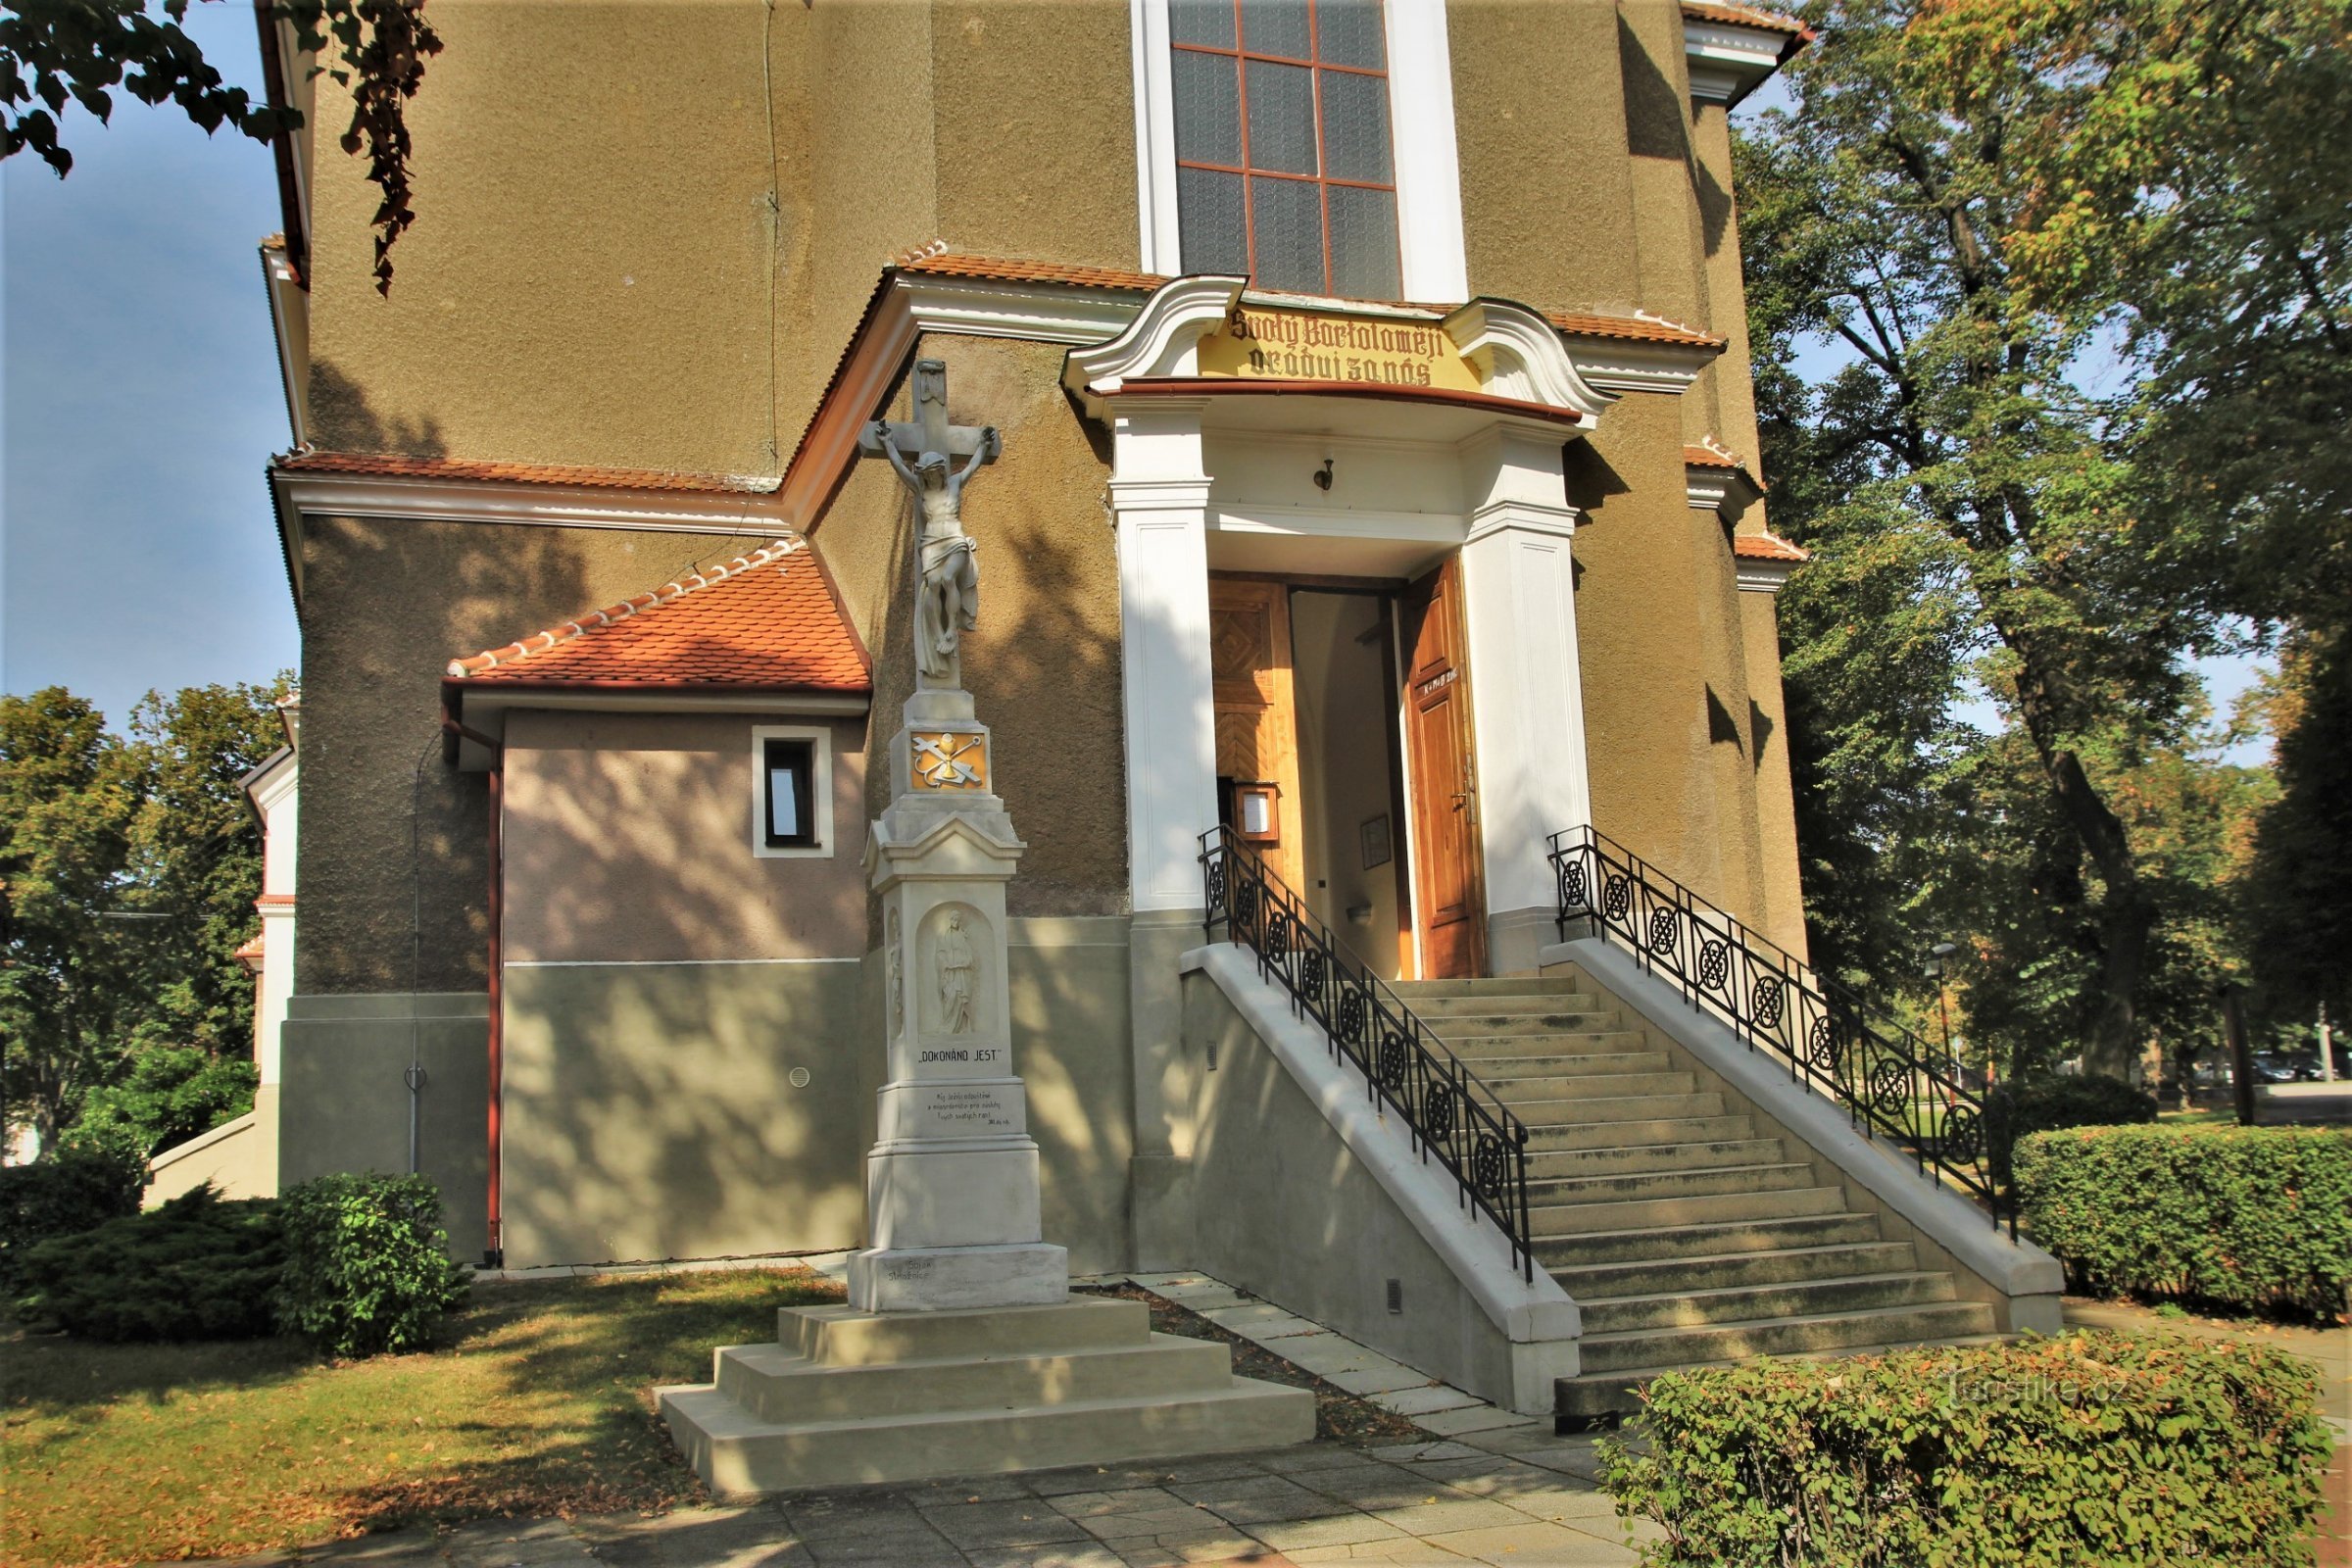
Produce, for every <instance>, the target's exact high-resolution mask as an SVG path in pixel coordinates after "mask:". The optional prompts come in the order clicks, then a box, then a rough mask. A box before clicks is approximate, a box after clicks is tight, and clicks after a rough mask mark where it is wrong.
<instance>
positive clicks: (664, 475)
mask: <svg viewBox="0 0 2352 1568" xmlns="http://www.w3.org/2000/svg"><path fill="white" fill-rule="evenodd" d="M277 469H278V471H279V472H281V473H347V474H354V475H358V476H361V477H371V478H381V479H504V480H512V481H515V482H517V483H522V484H553V485H577V486H580V487H582V488H585V489H591V490H679V491H694V492H699V493H702V494H706V495H767V494H770V493H771V492H773V491H774V490H775V488H776V481H775V480H774V479H773V478H758V477H747V476H744V475H741V474H726V473H686V472H681V471H679V470H676V469H671V468H585V467H575V466H569V465H565V464H554V463H481V462H472V461H468V460H466V459H463V458H403V457H396V456H394V455H392V454H389V453H379V452H297V453H294V454H292V455H291V456H288V457H283V458H280V459H278V460H277Z"/></svg>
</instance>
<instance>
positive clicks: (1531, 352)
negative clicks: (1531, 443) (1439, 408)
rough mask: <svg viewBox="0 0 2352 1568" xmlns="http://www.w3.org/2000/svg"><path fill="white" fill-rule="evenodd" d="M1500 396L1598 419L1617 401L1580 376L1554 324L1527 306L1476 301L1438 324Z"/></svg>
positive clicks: (1489, 388) (1488, 387) (1490, 388)
mask: <svg viewBox="0 0 2352 1568" xmlns="http://www.w3.org/2000/svg"><path fill="white" fill-rule="evenodd" d="M1438 324H1439V325H1440V326H1441V327H1443V328H1444V329H1445V330H1446V333H1447V335H1449V336H1450V337H1451V338H1452V339H1453V341H1454V344H1455V346H1457V347H1458V348H1460V349H1461V351H1462V357H1463V358H1464V359H1466V360H1468V361H1469V362H1470V364H1471V367H1472V368H1474V369H1476V370H1477V371H1478V373H1479V378H1480V379H1481V380H1483V381H1484V382H1486V389H1487V390H1488V391H1489V392H1491V393H1494V394H1495V395H1496V396H1498V397H1506V398H1517V399H1519V400H1520V401H1521V402H1524V403H1544V404H1548V405H1550V406H1551V407H1552V408H1555V409H1573V410H1574V411H1575V412H1577V413H1578V414H1582V415H1588V416H1593V417H1597V416H1598V415H1599V414H1600V412H1601V411H1602V410H1603V409H1605V408H1607V407H1608V405H1609V403H1610V402H1611V401H1612V400H1611V399H1609V398H1608V397H1605V396H1603V395H1602V394H1601V393H1600V392H1598V391H1596V390H1595V389H1594V388H1593V386H1591V385H1590V384H1589V383H1588V382H1587V381H1586V380H1585V378H1584V377H1583V376H1582V375H1580V374H1578V373H1577V368H1576V362H1575V360H1574V359H1573V358H1572V357H1571V356H1570V354H1569V353H1568V350H1567V347H1566V345H1565V344H1563V343H1562V342H1561V340H1560V334H1559V333H1558V331H1557V330H1555V329H1554V328H1553V326H1552V324H1551V323H1550V322H1549V321H1546V320H1545V319H1544V318H1543V317H1541V316H1538V315H1537V314H1536V313H1535V312H1533V311H1531V310H1529V309H1528V308H1527V307H1526V306H1524V305H1513V304H1511V303H1509V302H1508V301H1506V300H1483V299H1482V300H1472V301H1471V302H1470V303H1469V304H1467V305H1465V306H1463V307H1461V308H1460V309H1459V310H1457V311H1455V312H1454V313H1453V314H1452V315H1450V316H1448V317H1446V319H1444V320H1443V321H1441V322H1439V323H1438Z"/></svg>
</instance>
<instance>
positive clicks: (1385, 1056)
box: [1201, 827, 1536, 1280]
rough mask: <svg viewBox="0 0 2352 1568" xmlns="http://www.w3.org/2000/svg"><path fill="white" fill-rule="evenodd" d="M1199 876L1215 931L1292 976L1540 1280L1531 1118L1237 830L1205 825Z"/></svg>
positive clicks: (1303, 1009) (1382, 1095) (1385, 1099)
mask: <svg viewBox="0 0 2352 1568" xmlns="http://www.w3.org/2000/svg"><path fill="white" fill-rule="evenodd" d="M1201 887H1202V891H1203V892H1204V893H1205V894H1206V896H1207V907H1208V919H1207V927H1208V935H1209V937H1210V938H1211V939H1212V940H1213V939H1214V938H1215V937H1216V935H1217V928H1218V927H1219V926H1223V927H1224V928H1225V933H1226V935H1227V937H1228V938H1229V939H1230V940H1231V941H1233V942H1236V943H1238V944H1240V945H1241V946H1243V947H1245V948H1248V949H1249V950H1250V952H1251V953H1252V954H1254V955H1255V956H1256V957H1257V966H1258V972H1259V973H1260V974H1263V975H1267V976H1270V977H1271V978H1273V979H1276V980H1279V981H1281V982H1282V986H1283V989H1284V990H1286V991H1288V992H1289V993H1290V994H1291V1003H1292V1005H1293V1006H1294V1007H1296V1008H1297V1009H1298V1011H1299V1012H1300V1013H1301V1014H1303V1015H1304V1016H1306V1017H1309V1018H1312V1019H1313V1020H1314V1021H1315V1023H1316V1024H1317V1025H1318V1026H1319V1027H1321V1029H1322V1030H1323V1034H1324V1038H1325V1039H1326V1040H1328V1041H1329V1042H1330V1043H1331V1051H1332V1054H1333V1055H1334V1056H1335V1057H1338V1058H1341V1059H1344V1060H1346V1061H1347V1062H1348V1063H1349V1064H1350V1065H1352V1066H1354V1067H1355V1068H1356V1069H1357V1070H1358V1071H1360V1072H1361V1073H1362V1074H1363V1075H1364V1083H1365V1085H1366V1087H1367V1090H1368V1092H1369V1093H1370V1095H1371V1097H1372V1100H1373V1102H1374V1103H1377V1104H1380V1105H1383V1106H1385V1107H1387V1108H1388V1109H1389V1110H1391V1111H1393V1112H1394V1113H1395V1114H1396V1116H1397V1119H1398V1120H1399V1121H1401V1122H1403V1123H1404V1126H1405V1129H1406V1132H1407V1134H1408V1136H1409V1137H1410V1138H1411V1140H1412V1148H1413V1151H1414V1152H1416V1153H1418V1154H1419V1155H1420V1156H1421V1157H1422V1158H1423V1159H1424V1160H1430V1159H1434V1160H1436V1161H1437V1162H1438V1163H1439V1164H1440V1165H1441V1166H1443V1167H1444V1168H1445V1170H1446V1174H1448V1175H1450V1176H1451V1177H1452V1178H1453V1179H1454V1184H1455V1189H1456V1192H1457V1193H1458V1194H1459V1196H1460V1199H1461V1201H1462V1202H1463V1203H1464V1204H1465V1205H1467V1206H1469V1207H1472V1208H1475V1209H1476V1210H1477V1211H1478V1212H1479V1213H1481V1214H1484V1215H1486V1216H1487V1217H1488V1218H1489V1219H1491V1220H1493V1221H1494V1222H1495V1225H1497V1226H1499V1227H1500V1228H1501V1230H1502V1234H1503V1236H1504V1237H1505V1238H1506V1239H1507V1240H1508V1241H1509V1242H1510V1245H1511V1265H1512V1267H1514V1268H1516V1269H1518V1270H1519V1272H1520V1277H1521V1278H1522V1279H1527V1280H1533V1279H1534V1278H1535V1277H1536V1252H1535V1247H1534V1245H1533V1243H1532V1241H1531V1240H1530V1236H1529V1230H1528V1213H1527V1209H1528V1204H1527V1127H1526V1124H1525V1123H1523V1122H1521V1121H1520V1119H1519V1118H1518V1117H1516V1116H1514V1115H1512V1114H1511V1112H1510V1109H1509V1107H1508V1106H1506V1105H1504V1104H1503V1103H1502V1102H1501V1101H1500V1100H1498V1099H1497V1098H1495V1092H1494V1091H1493V1090H1492V1089H1489V1088H1488V1087H1487V1086H1486V1085H1485V1084H1483V1083H1481V1082H1480V1081H1479V1080H1478V1078H1477V1076H1476V1075H1475V1074H1473V1073H1472V1072H1471V1071H1470V1069H1469V1068H1467V1067H1465V1066H1463V1065H1462V1063H1461V1060H1460V1058H1458V1057H1456V1056H1455V1055H1454V1054H1453V1053H1452V1052H1450V1051H1448V1050H1446V1047H1445V1045H1444V1043H1442V1042H1441V1041H1440V1040H1439V1039H1438V1037H1437V1036H1436V1034H1434V1033H1433V1032H1432V1031H1431V1030H1430V1028H1429V1026H1428V1025H1427V1024H1425V1023H1423V1022H1422V1021H1421V1019H1420V1018H1418V1017H1416V1016H1415V1015H1414V1014H1413V1011H1412V1009H1411V1008H1409V1007H1407V1006H1406V1005H1404V1003H1403V1001H1402V1000H1401V999H1399V998H1398V997H1397V993H1396V992H1394V991H1392V990H1390V989H1389V987H1388V986H1387V985H1386V984H1384V983H1383V982H1382V981H1381V979H1380V978H1379V976H1377V975H1375V974H1373V973H1372V971H1371V970H1370V969H1369V968H1367V967H1366V966H1365V965H1364V964H1363V963H1362V962H1361V961H1360V960H1358V959H1357V958H1356V957H1355V956H1353V955H1352V954H1350V953H1349V952H1348V949H1347V947H1346V946H1345V945H1344V944H1343V943H1341V942H1340V941H1339V940H1338V939H1337V938H1335V937H1334V936H1333V935H1332V933H1331V930H1330V928H1329V927H1327V926H1325V925H1324V924H1323V922H1322V921H1321V920H1318V919H1317V918H1315V916H1314V915H1313V914H1312V913H1310V912H1309V911H1308V909H1307V907H1306V905H1305V903H1304V901H1303V900H1301V899H1300V898H1299V895H1298V894H1297V893H1296V892H1294V891H1293V890H1292V889H1291V888H1290V887H1288V886H1286V885H1285V884H1284V883H1283V881H1282V879H1281V878H1280V877H1277V876H1275V875H1274V874H1273V873H1272V872H1271V871H1269V870H1267V869H1266V864H1265V862H1264V861H1263V860H1261V859H1259V858H1257V857H1256V856H1255V855H1253V854H1251V853H1250V850H1249V848H1248V847H1247V846H1245V845H1244V844H1243V843H1242V842H1241V840H1240V839H1239V838H1237V837H1236V836H1235V835H1234V833H1233V831H1232V830H1231V829H1230V828H1224V827H1219V828H1214V829H1212V830H1210V831H1209V832H1206V833H1203V834H1201Z"/></svg>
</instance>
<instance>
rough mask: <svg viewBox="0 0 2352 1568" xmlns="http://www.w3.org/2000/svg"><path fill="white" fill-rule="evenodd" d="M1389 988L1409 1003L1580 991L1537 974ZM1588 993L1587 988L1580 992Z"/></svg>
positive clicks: (1570, 994)
mask: <svg viewBox="0 0 2352 1568" xmlns="http://www.w3.org/2000/svg"><path fill="white" fill-rule="evenodd" d="M1389 989H1390V990H1392V991H1394V992H1396V993H1397V995H1398V996H1400V997H1402V998H1404V999H1405V1001H1406V1002H1407V1003H1408V1004H1409V1003H1411V1002H1412V1001H1414V1000H1415V999H1416V998H1420V997H1573V996H1577V995H1580V993H1579V992H1578V990H1577V988H1576V982H1575V981H1573V980H1546V979H1544V978H1543V977H1542V976H1540V975H1512V976H1509V977H1508V978H1505V979H1499V980H1491V979H1485V978H1480V979H1473V980H1399V981H1397V982H1396V984H1394V985H1392V986H1391V987H1390V988H1389ZM1581 994H1582V995H1588V996H1589V995H1591V993H1590V992H1586V993H1581Z"/></svg>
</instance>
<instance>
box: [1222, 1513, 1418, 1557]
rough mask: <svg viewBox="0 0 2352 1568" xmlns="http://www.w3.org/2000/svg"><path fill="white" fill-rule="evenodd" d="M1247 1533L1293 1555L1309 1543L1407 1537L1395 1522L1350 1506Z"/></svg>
mask: <svg viewBox="0 0 2352 1568" xmlns="http://www.w3.org/2000/svg"><path fill="white" fill-rule="evenodd" d="M1250 1534H1251V1535H1253V1536H1255V1537H1256V1538H1257V1539H1258V1540H1260V1541H1262V1542H1264V1543H1265V1544H1267V1545H1269V1546H1272V1547H1273V1548H1275V1549H1276V1550H1277V1551H1280V1552H1283V1553H1285V1554H1287V1555H1293V1556H1295V1555H1296V1554H1297V1553H1298V1552H1299V1550H1301V1549H1302V1548H1305V1547H1310V1546H1353V1545H1357V1544H1362V1543H1364V1542H1371V1541H1407V1540H1410V1539H1411V1538H1410V1537H1408V1536H1407V1535H1406V1534H1405V1533H1404V1532H1403V1531H1401V1530H1399V1529H1397V1527H1396V1526H1395V1525H1393V1524H1390V1523H1388V1522H1387V1521H1385V1520H1380V1519H1375V1518H1373V1517H1372V1516H1371V1515H1370V1514H1368V1513H1357V1512H1355V1511H1354V1510H1352V1509H1350V1510H1349V1511H1348V1512H1346V1513H1335V1514H1329V1515H1326V1516H1325V1517H1323V1518H1320V1519H1290V1520H1282V1521H1278V1522H1273V1523H1268V1524H1262V1525H1251V1526H1250Z"/></svg>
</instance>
